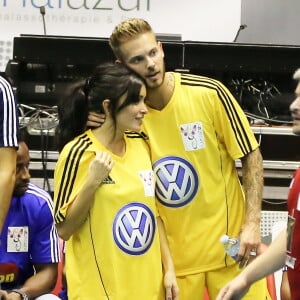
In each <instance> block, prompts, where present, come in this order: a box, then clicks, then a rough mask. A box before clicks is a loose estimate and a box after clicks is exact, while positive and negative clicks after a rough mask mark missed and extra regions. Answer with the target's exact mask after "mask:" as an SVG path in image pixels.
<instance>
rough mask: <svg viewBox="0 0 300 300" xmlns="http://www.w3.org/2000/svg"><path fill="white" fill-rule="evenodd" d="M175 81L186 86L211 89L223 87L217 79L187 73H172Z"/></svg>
mask: <svg viewBox="0 0 300 300" xmlns="http://www.w3.org/2000/svg"><path fill="white" fill-rule="evenodd" d="M174 74H175V76H176V77H175V78H176V79H177V80H176V81H177V83H178V84H180V85H181V86H186V87H203V88H208V89H212V90H216V89H223V88H225V86H224V85H223V83H222V82H220V81H219V80H217V79H214V78H210V77H206V76H201V75H194V74H189V73H174Z"/></svg>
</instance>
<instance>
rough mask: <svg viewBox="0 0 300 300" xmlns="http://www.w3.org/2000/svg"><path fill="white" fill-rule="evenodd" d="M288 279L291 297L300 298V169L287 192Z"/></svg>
mask: <svg viewBox="0 0 300 300" xmlns="http://www.w3.org/2000/svg"><path fill="white" fill-rule="evenodd" d="M288 213H289V216H288V229H287V230H288V239H287V261H286V264H287V266H288V267H289V268H288V279H289V283H290V289H291V295H292V299H300V169H298V170H297V171H296V172H295V174H294V177H293V180H292V182H291V185H290V190H289V194H288Z"/></svg>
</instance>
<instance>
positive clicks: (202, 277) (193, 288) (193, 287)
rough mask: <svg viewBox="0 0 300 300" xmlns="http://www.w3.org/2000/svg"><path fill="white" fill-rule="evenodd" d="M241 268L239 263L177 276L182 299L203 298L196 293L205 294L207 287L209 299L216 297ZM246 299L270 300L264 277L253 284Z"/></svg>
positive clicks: (193, 299)
mask: <svg viewBox="0 0 300 300" xmlns="http://www.w3.org/2000/svg"><path fill="white" fill-rule="evenodd" d="M239 272H241V269H239V268H238V266H237V265H233V266H231V267H228V268H222V269H219V270H216V271H211V272H207V273H198V274H192V275H186V276H182V277H178V278H177V283H178V285H179V289H180V299H183V300H195V299H203V298H200V297H198V296H197V297H195V295H203V294H204V291H205V288H206V287H207V291H208V294H209V299H216V296H217V295H218V292H219V290H220V289H221V288H222V287H224V286H225V284H226V283H228V281H230V280H231V279H232V278H234V277H236V276H237V275H238V274H239ZM243 299H244V300H270V299H271V298H270V295H269V292H268V289H267V283H266V280H265V279H262V280H260V281H258V282H256V283H255V284H253V285H252V286H251V288H250V289H249V291H248V293H247V294H246V295H245V296H244V297H243Z"/></svg>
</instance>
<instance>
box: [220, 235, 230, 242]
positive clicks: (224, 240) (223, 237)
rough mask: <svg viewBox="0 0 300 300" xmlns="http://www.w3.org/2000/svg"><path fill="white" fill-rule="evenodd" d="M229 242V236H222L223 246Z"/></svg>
mask: <svg viewBox="0 0 300 300" xmlns="http://www.w3.org/2000/svg"><path fill="white" fill-rule="evenodd" d="M228 240H229V236H228V235H227V234H224V235H222V236H221V238H220V242H221V243H222V244H226V243H227V242H228Z"/></svg>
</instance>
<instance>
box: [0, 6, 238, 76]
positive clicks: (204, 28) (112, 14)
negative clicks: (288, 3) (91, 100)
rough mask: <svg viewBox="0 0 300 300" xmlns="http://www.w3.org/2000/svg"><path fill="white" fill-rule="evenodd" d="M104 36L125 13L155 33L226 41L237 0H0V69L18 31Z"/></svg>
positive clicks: (231, 31)
mask: <svg viewBox="0 0 300 300" xmlns="http://www.w3.org/2000/svg"><path fill="white" fill-rule="evenodd" d="M41 6H44V7H45V11H46V14H45V22H46V33H47V35H63V36H87V37H109V35H110V33H111V31H112V29H113V28H114V26H115V25H116V24H117V23H119V22H120V21H121V20H123V19H126V18H130V17H141V18H144V19H146V20H147V21H149V22H150V24H151V25H152V27H153V29H154V31H155V32H157V33H162V34H178V35H181V37H182V40H193V41H213V42H231V41H233V39H234V37H235V34H236V32H237V30H238V28H239V26H240V18H241V0H0V70H1V71H3V68H4V67H5V65H6V63H5V61H7V59H8V58H11V57H12V41H13V37H14V36H19V35H20V34H44V29H43V22H42V16H41V14H40V9H39V8H40V7H41Z"/></svg>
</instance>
